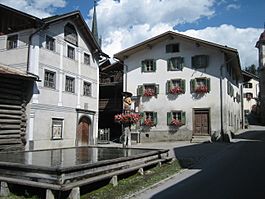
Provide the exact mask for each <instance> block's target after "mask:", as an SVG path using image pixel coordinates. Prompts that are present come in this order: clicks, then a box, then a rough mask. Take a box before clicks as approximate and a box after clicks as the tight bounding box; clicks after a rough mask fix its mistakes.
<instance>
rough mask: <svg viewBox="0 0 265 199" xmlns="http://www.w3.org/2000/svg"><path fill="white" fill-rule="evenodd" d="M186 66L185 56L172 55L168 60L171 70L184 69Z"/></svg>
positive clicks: (168, 66)
mask: <svg viewBox="0 0 265 199" xmlns="http://www.w3.org/2000/svg"><path fill="white" fill-rule="evenodd" d="M183 67H184V57H171V58H170V59H168V61H167V69H168V70H169V71H175V70H182V69H183Z"/></svg>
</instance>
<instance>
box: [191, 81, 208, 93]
mask: <svg viewBox="0 0 265 199" xmlns="http://www.w3.org/2000/svg"><path fill="white" fill-rule="evenodd" d="M190 89H191V93H197V94H204V93H209V92H210V90H211V83H210V78H195V79H192V80H191V81H190Z"/></svg>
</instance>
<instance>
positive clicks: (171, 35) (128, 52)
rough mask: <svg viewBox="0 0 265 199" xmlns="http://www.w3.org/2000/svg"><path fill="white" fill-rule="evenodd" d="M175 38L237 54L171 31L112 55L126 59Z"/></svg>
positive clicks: (234, 50)
mask: <svg viewBox="0 0 265 199" xmlns="http://www.w3.org/2000/svg"><path fill="white" fill-rule="evenodd" d="M176 37H180V38H183V39H186V40H190V41H194V42H196V43H197V44H198V45H206V46H210V47H215V48H220V49H222V50H224V51H226V52H231V53H238V52H237V50H236V49H235V48H230V47H227V46H223V45H220V44H217V43H213V42H209V41H205V40H202V39H197V38H194V37H190V36H187V35H184V34H180V33H177V32H173V31H167V32H165V33H162V34H160V35H157V36H155V37H152V38H150V39H147V40H145V41H143V42H141V43H138V44H136V45H134V46H132V47H129V48H127V49H125V50H122V51H120V52H118V53H116V54H114V57H115V58H117V59H119V60H122V61H123V60H124V59H126V57H128V56H130V55H132V54H134V53H136V52H138V51H140V50H143V49H145V48H146V47H150V46H152V45H155V44H157V43H159V42H161V41H164V40H166V39H168V38H170V39H173V38H176Z"/></svg>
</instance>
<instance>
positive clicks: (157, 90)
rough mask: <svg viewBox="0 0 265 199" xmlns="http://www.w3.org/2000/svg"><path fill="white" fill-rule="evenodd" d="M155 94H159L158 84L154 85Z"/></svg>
mask: <svg viewBox="0 0 265 199" xmlns="http://www.w3.org/2000/svg"><path fill="white" fill-rule="evenodd" d="M155 92H156V95H157V94H159V84H156V85H155Z"/></svg>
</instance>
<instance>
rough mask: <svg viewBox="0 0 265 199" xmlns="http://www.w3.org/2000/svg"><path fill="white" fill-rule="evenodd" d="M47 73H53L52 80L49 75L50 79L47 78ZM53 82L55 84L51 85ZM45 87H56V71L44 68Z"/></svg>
mask: <svg viewBox="0 0 265 199" xmlns="http://www.w3.org/2000/svg"><path fill="white" fill-rule="evenodd" d="M46 74H52V75H53V80H52V81H51V80H50V78H49V77H48V79H46ZM51 83H52V84H53V85H51ZM43 87H46V88H51V89H56V72H54V71H51V70H47V69H44V81H43Z"/></svg>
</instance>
